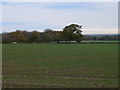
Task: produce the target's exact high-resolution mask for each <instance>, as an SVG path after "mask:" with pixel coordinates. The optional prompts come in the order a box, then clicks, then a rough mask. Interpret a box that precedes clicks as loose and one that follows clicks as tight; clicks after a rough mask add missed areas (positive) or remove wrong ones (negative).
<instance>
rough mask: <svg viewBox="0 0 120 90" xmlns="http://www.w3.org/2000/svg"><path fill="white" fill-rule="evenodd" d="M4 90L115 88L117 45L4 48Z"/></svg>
mask: <svg viewBox="0 0 120 90" xmlns="http://www.w3.org/2000/svg"><path fill="white" fill-rule="evenodd" d="M2 58H3V61H2V70H3V72H2V73H3V78H2V79H3V82H2V85H3V88H116V87H118V45H117V44H3V46H2Z"/></svg>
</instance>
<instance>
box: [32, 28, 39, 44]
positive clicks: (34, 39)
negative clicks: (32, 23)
mask: <svg viewBox="0 0 120 90" xmlns="http://www.w3.org/2000/svg"><path fill="white" fill-rule="evenodd" d="M39 37H40V34H39V32H38V31H36V30H35V31H33V32H31V41H32V42H37V43H39Z"/></svg>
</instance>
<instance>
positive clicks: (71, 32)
mask: <svg viewBox="0 0 120 90" xmlns="http://www.w3.org/2000/svg"><path fill="white" fill-rule="evenodd" d="M81 29H82V26H81V25H78V24H70V25H68V26H65V28H64V29H63V32H62V38H63V40H66V41H72V40H76V41H78V42H80V41H81V38H82V36H83V35H82V34H81V32H82V31H81Z"/></svg>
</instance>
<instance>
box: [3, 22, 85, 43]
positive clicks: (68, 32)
mask: <svg viewBox="0 0 120 90" xmlns="http://www.w3.org/2000/svg"><path fill="white" fill-rule="evenodd" d="M81 29H82V26H81V25H78V24H70V25H68V26H65V27H64V28H63V31H54V30H52V29H45V30H44V31H43V32H39V31H37V30H34V31H32V32H28V31H26V30H25V31H22V30H16V31H14V32H9V33H3V34H2V43H13V42H17V43H44V42H53V43H54V42H57V43H59V42H60V41H66V42H70V41H76V42H81V40H82V37H83V35H82V34H81V32H82V31H81Z"/></svg>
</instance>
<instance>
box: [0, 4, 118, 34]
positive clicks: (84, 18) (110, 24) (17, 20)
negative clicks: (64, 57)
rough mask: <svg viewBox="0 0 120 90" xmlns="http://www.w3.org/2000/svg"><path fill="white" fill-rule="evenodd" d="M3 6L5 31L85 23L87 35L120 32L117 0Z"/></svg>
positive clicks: (84, 32) (2, 24)
mask: <svg viewBox="0 0 120 90" xmlns="http://www.w3.org/2000/svg"><path fill="white" fill-rule="evenodd" d="M1 5H2V18H0V19H2V22H0V30H1V31H2V32H7V31H15V30H17V29H19V30H28V31H33V30H38V31H43V30H44V29H46V28H50V29H53V30H62V29H63V28H64V27H65V26H66V25H69V24H72V23H75V24H79V25H82V26H83V29H82V31H83V34H115V33H117V32H118V29H117V28H118V3H117V2H3V3H2V4H0V7H1ZM0 17H1V16H0ZM0 21H1V20H0ZM2 26H3V28H2Z"/></svg>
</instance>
